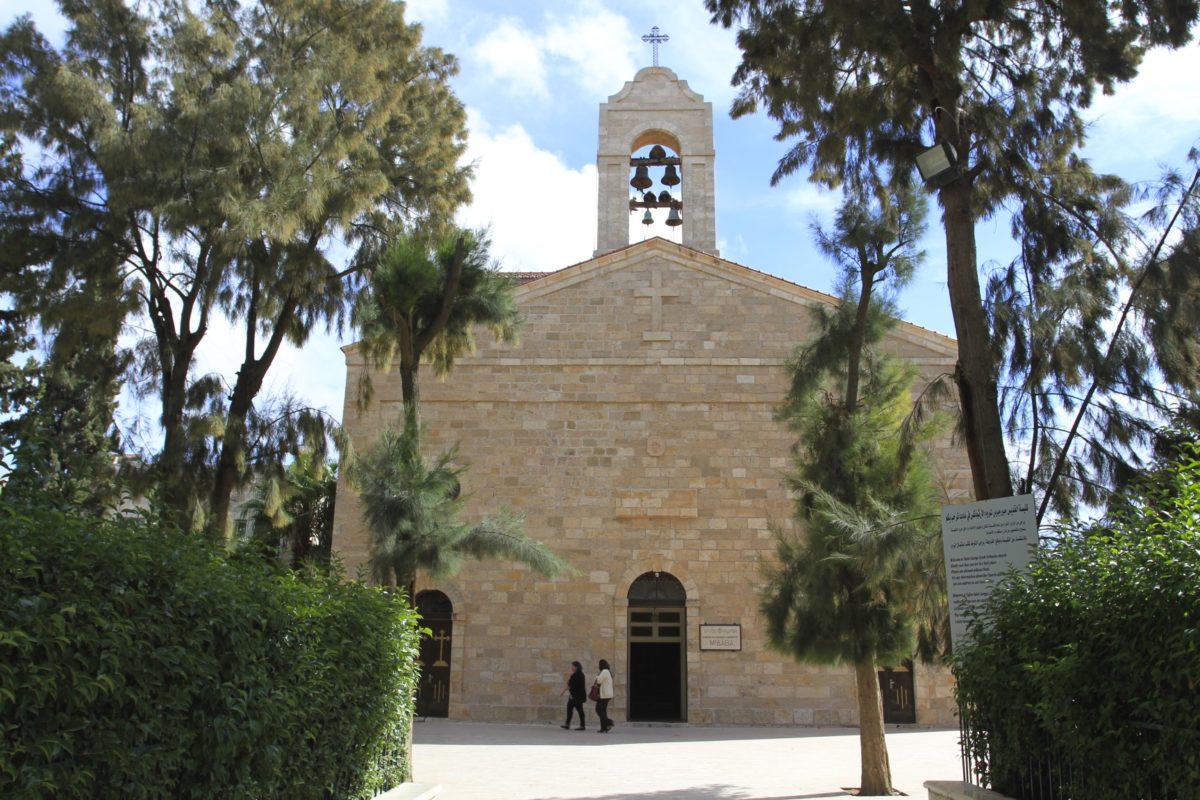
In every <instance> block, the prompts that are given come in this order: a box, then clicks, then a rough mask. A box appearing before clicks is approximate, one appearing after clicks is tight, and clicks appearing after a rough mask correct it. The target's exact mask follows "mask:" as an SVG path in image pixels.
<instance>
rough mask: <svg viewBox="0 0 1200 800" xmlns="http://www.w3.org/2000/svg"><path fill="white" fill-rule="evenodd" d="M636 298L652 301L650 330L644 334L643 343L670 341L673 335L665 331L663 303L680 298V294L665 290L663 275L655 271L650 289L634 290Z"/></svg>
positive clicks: (651, 278) (672, 290)
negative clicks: (669, 299)
mask: <svg viewBox="0 0 1200 800" xmlns="http://www.w3.org/2000/svg"><path fill="white" fill-rule="evenodd" d="M633 296H634V297H646V298H649V300H650V330H649V331H647V332H646V333H643V334H642V339H643V341H663V340H665V339H670V338H671V334H669V333H666V332H665V331H663V319H662V311H663V301H664V300H666V299H668V298H673V297H679V292H677V291H675V290H674V289H664V288H663V285H662V273H661V272H659V271H658V270H655V271H654V272H653V273H652V275H651V277H650V288H648V289H634V290H633Z"/></svg>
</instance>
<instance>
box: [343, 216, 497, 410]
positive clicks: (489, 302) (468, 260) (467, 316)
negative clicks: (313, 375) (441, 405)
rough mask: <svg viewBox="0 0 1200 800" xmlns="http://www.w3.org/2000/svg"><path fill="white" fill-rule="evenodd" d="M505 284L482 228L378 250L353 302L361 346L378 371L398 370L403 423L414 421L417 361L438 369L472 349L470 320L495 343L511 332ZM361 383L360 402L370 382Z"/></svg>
mask: <svg viewBox="0 0 1200 800" xmlns="http://www.w3.org/2000/svg"><path fill="white" fill-rule="evenodd" d="M512 288H513V281H512V278H511V276H509V275H506V274H505V273H503V272H500V270H499V269H498V268H497V266H496V265H495V264H494V263H493V261H492V259H491V255H490V242H489V240H488V238H487V236H486V235H485V234H484V233H483V232H481V231H466V230H460V231H456V232H455V233H453V234H452V235H450V236H447V237H445V238H443V239H441V240H440V241H438V242H436V243H435V244H432V245H431V244H430V243H428V242H427V241H426V240H424V239H421V238H419V237H406V238H402V239H400V240H398V241H397V242H395V243H394V244H393V245H392V246H391V247H390V248H388V250H386V251H385V252H384V254H383V256H382V257H381V258H380V260H379V262H378V263H377V264H376V265H375V267H374V269H373V270H371V271H370V274H369V278H368V289H367V291H366V292H364V293H363V296H362V300H361V302H360V305H359V309H358V313H357V320H358V323H359V327H360V329H361V331H362V342H361V344H360V346H361V348H362V349H363V352H364V354H365V355H366V357H367V359H368V360H369V361H370V362H371V364H372V366H374V367H376V368H377V369H380V370H387V369H390V368H391V367H392V366H393V365H395V366H396V367H397V368H398V370H399V373H400V390H401V397H402V398H403V400H404V410H405V425H406V426H407V425H409V424H412V425H416V422H417V405H418V401H419V390H418V382H417V373H418V370H419V369H420V366H421V361H422V359H425V360H427V361H428V362H429V364H430V366H431V367H433V369H434V372H435V373H437V374H439V375H445V374H446V373H448V372H449V371H450V369H451V367H452V366H453V365H454V359H455V358H457V357H458V356H460V355H462V354H463V353H467V352H470V351H471V350H472V349H473V347H474V344H475V339H474V331H475V328H476V326H483V327H485V328H487V329H488V330H490V331H491V333H492V335H494V336H495V337H496V338H497V339H499V340H501V341H512V340H513V339H514V338H515V337H516V334H517V331H518V330H519V328H520V324H521V317H520V315H519V314H518V312H517V309H516V304H515V302H514V301H513V297H512ZM360 388H361V389H362V390H363V391H362V392H361V393H360V398H361V399H362V400H363V401H365V400H366V399H368V398H369V395H370V385H369V383H366V384H364V385H363V386H362V387H360Z"/></svg>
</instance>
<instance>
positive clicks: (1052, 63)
mask: <svg viewBox="0 0 1200 800" xmlns="http://www.w3.org/2000/svg"><path fill="white" fill-rule="evenodd" d="M706 6H707V8H708V9H709V10H710V11H711V12H712V13H713V19H714V21H716V22H719V23H720V24H722V25H725V26H726V27H730V26H733V25H735V24H736V25H740V26H741V29H740V30H739V32H738V44H739V46H740V47H741V49H742V63H741V65H740V66H739V67H738V69H737V72H736V73H735V75H734V82H735V84H738V85H740V86H741V92H740V94H739V97H738V99H737V100H736V101H735V103H734V106H733V113H734V115H735V116H737V115H740V114H745V113H749V112H751V111H753V110H754V109H755V108H756V107H757V106H758V105H759V104H760V103H761V104H762V105H763V106H764V107H765V109H766V111H767V113H768V114H770V115H771V116H772V117H773V118H774V119H776V120H777V121H778V122H779V133H778V136H777V138H779V139H781V140H795V143H794V145H793V146H792V148H791V149H790V150H789V151H788V153H787V154H786V155H785V156H784V157H783V159H782V160H781V161H780V163H779V166H778V169H777V170H776V172H775V174H774V176H773V178H772V181H773V182H777V181H779V180H780V179H782V178H783V177H784V176H787V175H789V174H791V173H793V172H795V171H796V170H798V169H799V168H801V167H804V166H807V167H809V168H810V169H811V170H812V179H813V180H815V181H817V182H820V183H823V184H825V185H828V186H838V185H840V184H841V183H843V182H846V183H848V184H850V185H852V186H865V185H869V184H871V183H873V182H875V181H877V180H879V179H880V176H881V175H882V176H884V179H885V180H888V181H889V182H891V183H892V184H893V186H895V185H896V184H897V183H904V182H907V181H909V180H911V176H912V172H913V166H914V164H915V162H916V156H917V155H918V154H919V153H921V152H922V151H923V150H924V149H926V148H928V147H929V146H931V145H939V146H948V147H949V148H951V151H952V154H953V161H954V166H953V170H952V171H951V172H950V173H949V174H948V175H947V176H946V177H945V179H944V180H943V181H942V182H940V184H939V186H937V187H934V189H935V191H936V193H937V196H938V199H939V201H940V203H941V206H942V209H943V227H944V230H945V235H946V248H947V282H948V288H949V293H950V303H951V310H952V312H953V315H954V323H955V330H956V332H957V337H958V345H959V363H958V368H957V371H956V374H955V378H956V382H957V384H958V393H959V402H960V406H961V409H962V414H963V427H964V432H965V442H966V445H967V452H968V456H969V458H970V462H971V469H972V475H973V478H974V483H975V496H976V498H977V499H987V498H994V497H1003V496H1007V495H1010V494H1011V493H1012V490H1013V487H1012V479H1011V474H1010V467H1009V461H1008V456H1007V453H1006V449H1005V440H1004V434H1005V431H1004V424H1003V421H1002V414H1001V398H1000V390H999V386H998V380H999V376H1000V375H1001V372H1002V370H1001V361H1000V354H999V347H998V346H997V344H996V342H995V341H994V339H993V337H992V333H991V331H990V330H989V320H988V316H987V308H986V306H985V304H984V300H983V295H982V291H981V286H980V278H979V269H978V267H979V265H978V258H977V252H976V245H975V229H974V226H975V224H976V222H977V221H979V220H980V219H984V218H987V217H988V216H990V215H992V214H994V213H997V212H998V211H999V210H1001V209H1002V208H1003V207H1005V204H1007V203H1011V204H1013V205H1015V206H1016V208H1017V215H1018V216H1019V217H1022V216H1023V218H1024V220H1025V222H1028V223H1034V224H1035V226H1036V227H1037V228H1039V229H1041V230H1047V229H1051V228H1053V227H1055V226H1058V227H1064V226H1065V227H1072V226H1077V225H1082V226H1087V225H1089V224H1092V223H1093V222H1095V223H1097V224H1102V223H1103V221H1104V218H1105V217H1106V216H1109V215H1106V212H1105V208H1104V206H1105V200H1107V199H1109V198H1108V196H1109V195H1112V194H1114V192H1115V193H1116V194H1120V191H1121V190H1120V188H1119V186H1117V185H1116V183H1115V182H1114V180H1113V179H1111V178H1109V177H1107V176H1098V175H1095V174H1094V173H1093V172H1092V170H1091V168H1090V167H1089V166H1088V164H1087V163H1086V162H1085V161H1083V160H1082V159H1080V158H1079V157H1078V155H1077V153H1078V150H1079V149H1080V147H1081V146H1082V144H1083V141H1084V134H1085V125H1084V123H1083V121H1082V120H1081V118H1080V116H1079V111H1080V110H1081V109H1084V108H1086V107H1087V106H1088V105H1089V104H1090V103H1091V101H1092V98H1093V96H1094V93H1095V92H1096V90H1097V89H1100V90H1103V91H1111V90H1112V88H1113V87H1114V86H1115V85H1116V84H1118V83H1120V82H1123V81H1128V80H1130V79H1131V78H1132V77H1134V75H1136V73H1137V69H1138V65H1139V62H1140V60H1141V58H1142V56H1143V55H1144V53H1145V51H1146V49H1147V48H1149V47H1154V46H1166V47H1181V46H1183V45H1184V44H1186V43H1187V42H1188V41H1189V40H1190V39H1191V35H1192V26H1193V25H1194V23H1195V21H1196V19H1197V15H1198V14H1200V3H1198V2H1197V0H1133V1H1131V2H1126V3H1119V4H1113V3H1107V2H1101V1H1100V0H1084V1H1083V2H1071V3H1066V4H1046V3H1041V2H1030V1H1029V0H995V1H994V2H973V1H972V2H965V1H963V2H950V3H931V2H929V0H914V2H884V3H880V2H876V0H839V1H838V2H822V1H821V0H794V1H793V2H779V1H777V0H706ZM1026 212H1028V213H1026ZM1022 232H1024V231H1018V235H1020V234H1021V233H1022ZM1059 241H1060V243H1063V244H1066V245H1067V247H1066V249H1065V250H1055V251H1053V252H1052V253H1051V254H1049V255H1048V256H1047V257H1046V258H1039V259H1035V260H1033V261H1031V262H1030V266H1031V267H1032V268H1037V267H1038V266H1039V264H1040V265H1046V264H1048V263H1052V264H1055V265H1065V264H1068V263H1070V262H1072V261H1079V262H1081V263H1086V258H1082V259H1081V258H1080V256H1081V255H1086V253H1085V252H1083V251H1084V249H1085V248H1086V242H1087V240H1086V239H1082V238H1068V239H1060V240H1059ZM1023 244H1026V245H1029V247H1028V248H1027V251H1028V252H1036V237H1029V238H1027V239H1026V240H1025V241H1024V242H1023ZM1047 259H1048V260H1047ZM1043 277H1044V276H1040V275H1037V276H1034V279H1035V280H1041V279H1042V278H1043ZM1113 277H1114V276H1104V275H1103V274H1102V270H1100V269H1098V270H1096V271H1093V272H1092V278H1093V279H1094V280H1096V281H1100V282H1101V283H1103V284H1104V285H1105V287H1107V288H1106V291H1113V293H1116V292H1117V290H1114V289H1112V288H1111V287H1112V285H1113Z"/></svg>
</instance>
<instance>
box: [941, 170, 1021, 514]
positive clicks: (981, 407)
mask: <svg viewBox="0 0 1200 800" xmlns="http://www.w3.org/2000/svg"><path fill="white" fill-rule="evenodd" d="M941 197H942V205H943V208H944V212H945V228H946V260H947V270H946V279H947V285H948V287H949V290H950V309H951V311H952V312H953V314H954V330H955V334H956V335H957V337H958V365H957V368H956V369H955V373H954V379H955V383H957V385H958V397H959V403H960V404H961V406H962V415H963V427H964V429H965V431H966V434H965V438H966V444H967V457H968V458H969V459H970V463H971V477H972V479H973V481H974V487H975V499H976V500H990V499H993V498H997V497H1010V496H1012V478H1011V476H1010V474H1009V470H1008V454H1007V452H1006V451H1005V447H1004V428H1003V425H1002V424H1001V422H1000V398H999V391H998V389H997V385H996V383H997V377H998V365H997V364H996V359H995V355H994V353H993V352H992V346H991V337H990V335H989V333H988V325H987V318H986V317H985V316H984V311H983V296H982V294H981V292H980V290H979V270H978V265H977V263H976V252H975V219H974V216H973V210H972V207H971V183H970V181H969V180H967V178H966V177H962V178H959V179H958V180H956V181H954V182H953V183H951V184H950V185H948V186H946V187H945V188H944V189H942V193H941Z"/></svg>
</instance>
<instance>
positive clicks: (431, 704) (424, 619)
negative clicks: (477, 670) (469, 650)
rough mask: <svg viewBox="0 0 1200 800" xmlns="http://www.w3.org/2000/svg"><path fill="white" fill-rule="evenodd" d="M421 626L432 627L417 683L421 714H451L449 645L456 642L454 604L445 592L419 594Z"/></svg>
mask: <svg viewBox="0 0 1200 800" xmlns="http://www.w3.org/2000/svg"><path fill="white" fill-rule="evenodd" d="M416 605H417V613H418V614H420V615H421V626H422V627H424V628H428V629H429V635H428V636H422V637H421V655H420V661H419V665H420V668H421V678H420V681H419V682H418V684H417V706H416V714H417V716H418V717H448V716H450V652H451V648H450V645H451V643H452V642H453V641H454V604H453V603H451V602H450V598H449V597H447V596H446V595H445V594H444V593H443V592H439V591H437V590H436V589H428V590H426V591H423V592H421V593H419V594H418V595H417V597H416Z"/></svg>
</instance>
